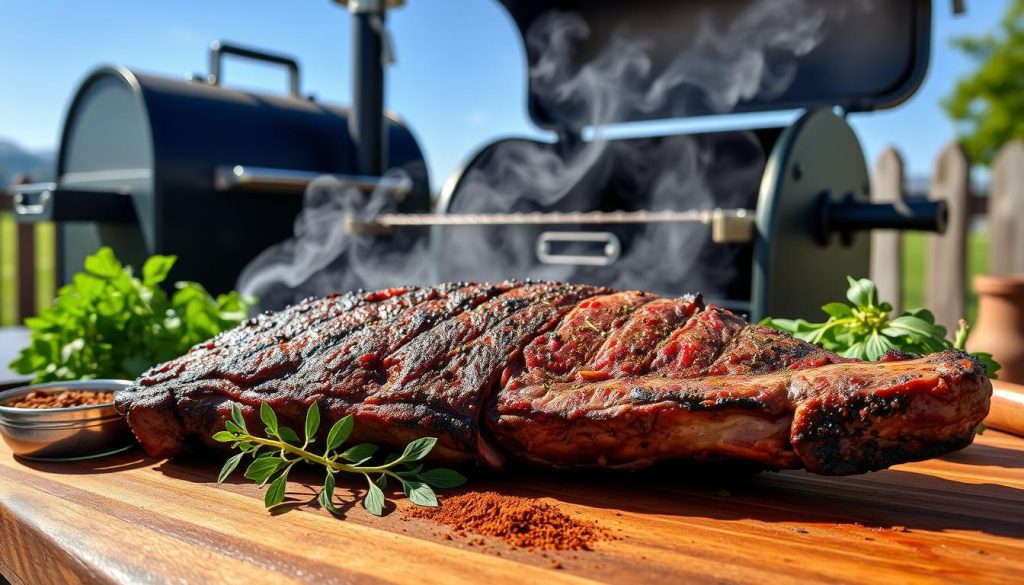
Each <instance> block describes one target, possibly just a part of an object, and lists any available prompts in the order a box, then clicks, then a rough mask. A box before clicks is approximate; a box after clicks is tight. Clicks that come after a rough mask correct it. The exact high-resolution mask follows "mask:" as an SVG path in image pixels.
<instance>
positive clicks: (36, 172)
mask: <svg viewBox="0 0 1024 585" xmlns="http://www.w3.org/2000/svg"><path fill="white" fill-rule="evenodd" d="M55 160H56V156H55V155H54V153H53V152H52V151H46V152H30V151H28V150H25V149H24V148H22V147H21V146H19V145H18V144H16V143H14V142H12V141H10V140H6V139H3V138H0V187H6V186H7V185H10V184H11V181H12V180H14V177H15V176H16V175H19V174H25V175H28V176H29V178H31V179H32V181H33V182H43V181H52V180H53V174H54V171H55V168H54V167H55V164H56V163H55V162H54V161H55Z"/></svg>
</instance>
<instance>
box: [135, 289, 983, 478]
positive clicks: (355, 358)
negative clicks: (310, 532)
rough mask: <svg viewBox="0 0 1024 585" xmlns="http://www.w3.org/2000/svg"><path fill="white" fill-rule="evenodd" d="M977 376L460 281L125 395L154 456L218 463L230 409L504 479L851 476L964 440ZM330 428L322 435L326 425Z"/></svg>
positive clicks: (347, 304)
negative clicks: (754, 468) (305, 424)
mask: <svg viewBox="0 0 1024 585" xmlns="http://www.w3.org/2000/svg"><path fill="white" fill-rule="evenodd" d="M991 391H992V390H991V384H990V383H989V381H988V378H987V377H986V374H985V369H984V366H983V365H982V364H981V363H980V362H979V361H978V360H976V359H974V358H973V357H971V356H969V355H968V354H965V353H963V352H959V351H955V350H949V351H945V352H942V353H936V354H932V355H928V356H925V357H922V358H917V359H912V358H911V356H906V355H900V354H896V353H890V354H888V355H887V356H886V357H885V358H883V360H882V361H880V362H862V361H858V360H852V359H847V358H842V357H840V356H837V355H836V354H834V353H831V352H828V351H825V350H823V349H821V348H820V347H817V346H815V345H811V344H808V343H805V342H803V341H800V340H798V339H795V338H793V337H791V336H789V335H787V334H785V333H782V332H779V331H775V330H772V329H769V328H766V327H761V326H757V325H750V324H748V323H747V322H746V321H745V320H744V319H742V318H741V317H739V316H737V315H734V314H733V313H730V312H729V311H726V310H723V309H720V308H717V307H714V306H711V305H705V304H704V303H703V302H702V300H701V298H700V297H699V296H683V297H679V298H674V299H669V298H661V297H658V296H656V295H652V294H645V293H642V292H636V291H625V292H618V291H613V290H609V289H606V288H602V287H595V286H588V285H574V284H563V283H557V282H518V281H517V282H504V283H500V284H490V283H485V284H477V283H449V284H441V285H438V286H434V287H424V288H419V287H408V288H395V289H388V290H383V291H377V292H362V291H360V292H354V293H348V294H341V295H334V296H329V297H326V298H318V299H309V300H306V301H303V302H301V303H299V304H296V305H294V306H291V307H289V308H287V309H284V310H282V311H280V312H277V313H265V314H262V315H260V316H258V317H256V318H254V319H251V320H249V321H248V322H246V323H245V324H243V325H241V326H239V327H237V328H235V329H233V330H231V331H227V332H225V333H222V334H220V335H218V336H217V337H216V338H214V339H212V340H210V341H208V342H205V343H201V344H199V345H197V346H195V347H194V348H192V349H191V350H190V351H189V352H188V353H187V354H186V355H184V356H182V357H180V358H178V359H175V360H172V361H170V362H167V363H164V364H161V365H158V366H156V367H154V368H152V369H150V370H149V371H148V372H146V373H145V374H143V376H142V377H141V378H139V380H137V381H136V382H135V384H134V385H133V386H132V387H131V388H129V389H127V390H125V391H122V392H119V393H118V394H117V396H116V404H117V408H118V410H119V411H120V412H121V413H123V414H125V415H126V416H127V419H128V422H129V424H130V425H131V427H132V430H133V431H134V432H135V435H136V436H137V437H138V439H139V441H140V442H141V443H142V445H143V447H144V448H145V449H146V451H148V452H149V453H150V454H151V455H154V456H158V457H173V456H176V455H178V454H180V453H182V452H184V451H186V450H189V449H195V448H202V449H211V450H212V449H224V445H222V444H219V443H216V442H214V441H213V440H212V439H211V436H212V435H213V434H214V433H215V432H216V431H218V430H222V429H223V427H224V421H225V420H226V419H227V418H228V417H229V415H230V404H231V403H236V404H238V405H240V407H241V409H242V411H243V413H244V414H245V416H246V418H247V420H248V421H249V422H250V423H251V424H250V427H251V428H262V425H260V424H259V422H258V421H259V406H260V403H261V402H263V401H266V402H268V403H270V405H271V406H273V408H274V410H275V411H277V413H278V417H279V419H280V420H281V422H282V424H288V425H291V426H293V427H294V428H301V427H302V420H303V416H304V413H305V410H306V409H307V407H308V406H309V405H310V404H311V403H313V402H315V401H319V406H320V409H321V412H322V413H324V417H325V419H326V420H327V421H328V422H333V421H335V420H337V419H338V418H341V417H343V416H345V415H348V414H352V415H354V418H355V421H356V424H355V431H354V433H353V436H352V440H354V441H372V442H376V443H381V444H385V445H392V446H395V447H400V446H402V445H404V444H405V443H406V442H408V441H409V440H411V439H413V438H416V437H420V436H435V437H437V438H438V439H439V441H438V444H437V447H436V448H435V449H434V452H433V453H432V457H433V458H434V459H435V460H437V461H443V462H449V463H451V462H471V461H479V462H482V463H484V464H486V465H489V466H492V467H500V466H501V465H502V464H503V463H504V461H505V459H506V457H511V458H514V459H517V460H520V461H525V462H528V463H531V464H535V465H541V466H550V467H577V466H610V467H625V468H639V467H643V466H645V465H648V464H650V463H653V462H655V461H659V460H665V459H690V460H696V461H722V460H737V459H738V460H747V461H752V462H757V463H760V464H762V465H764V466H767V467H771V468H780V469H795V468H804V469H807V470H808V471H811V472H814V473H820V474H833V475H835V474H852V473H863V472H866V471H871V470H876V469H882V468H885V467H888V466H890V465H893V464H896V463H901V462H905V461H913V460H920V459H924V458H929V457H935V456H937V455H941V454H943V453H947V452H949V451H953V450H956V449H960V448H963V447H965V446H967V445H968V444H970V442H971V440H972V439H973V436H974V429H975V427H977V425H978V423H980V422H981V420H982V419H983V418H984V417H985V415H986V414H987V412H988V405H989V397H990V395H991ZM329 426H330V425H329V424H327V425H324V428H327V427H329Z"/></svg>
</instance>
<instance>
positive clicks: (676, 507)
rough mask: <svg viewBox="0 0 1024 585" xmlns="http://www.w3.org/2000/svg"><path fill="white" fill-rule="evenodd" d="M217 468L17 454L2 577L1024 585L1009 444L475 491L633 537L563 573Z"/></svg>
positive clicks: (547, 559)
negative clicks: (274, 506)
mask: <svg viewBox="0 0 1024 585" xmlns="http://www.w3.org/2000/svg"><path fill="white" fill-rule="evenodd" d="M218 468H219V462H217V461H202V460H196V461H181V462H174V463H169V462H166V461H158V460H154V459H152V458H149V457H147V456H145V455H144V454H143V453H142V452H141V451H140V450H138V449H136V450H133V451H129V452H126V453H123V454H121V455H117V456H113V457H109V458H106V459H101V460H97V461H93V462H79V463H33V462H25V461H19V460H16V459H14V458H13V457H12V455H11V454H10V452H9V451H8V450H7V449H6V447H4V446H0V572H2V573H3V575H4V576H6V577H7V578H8V579H9V580H10V581H11V582H12V583H14V584H19V583H33V584H34V583H75V582H120V583H142V582H146V583H149V582H167V581H175V582H189V583H203V582H209V583H245V584H247V585H251V584H252V583H262V582H284V583H288V582H315V583H342V582H368V583H379V582H387V583H491V584H499V583H512V582H524V583H580V582H584V581H608V582H617V583H627V582H628V583H655V582H657V583H680V582H714V583H731V582H746V583H782V582H800V583H806V582H813V581H818V582H887V583H929V582H944V583H948V582H972V583H980V582H986V583H1021V579H1022V578H1024V439H1022V438H1018V437H1013V436H1010V435H1006V434H1002V433H999V432H995V431H989V432H987V433H985V434H984V435H983V436H981V437H980V438H979V439H978V441H977V442H976V443H975V444H974V445H973V446H971V447H969V448H967V449H966V450H964V451H961V452H959V453H955V454H953V455H950V456H947V457H944V458H943V459H941V460H933V461H926V462H922V463H915V464H909V465H901V466H898V467H896V468H894V469H891V470H887V471H882V472H879V473H873V474H869V475H865V476H858V477H845V478H843V477H840V478H828V477H819V476H814V475H810V474H807V473H804V472H783V473H762V474H759V475H753V476H745V477H739V478H731V479H730V478H717V479H716V478H714V477H708V476H703V477H699V476H698V477H693V476H691V477H686V476H685V475H684V474H682V473H680V474H678V476H677V477H673V476H672V474H671V473H669V472H664V471H663V472H661V473H658V474H641V475H617V476H616V475H611V474H603V475H598V476H594V475H591V476H566V475H558V474H540V473H537V474H529V473H522V472H520V473H516V474H506V475H490V476H487V475H485V474H482V473H476V474H474V476H473V478H472V483H471V487H472V488H473V489H475V490H483V489H491V490H496V491H500V492H503V493H509V494H519V495H526V496H532V497H538V498H542V499H543V500H544V501H548V502H553V503H556V504H557V505H558V506H559V507H560V508H562V509H563V510H565V511H566V512H567V513H570V514H571V515H574V516H576V517H579V518H586V519H591V520H594V521H596V522H598V523H599V524H601V525H602V526H604V527H606V528H607V529H609V530H611V531H612V532H613V533H614V534H615V535H616V536H617V537H618V540H614V541H608V542H601V543H599V544H597V545H596V549H595V550H594V551H591V552H561V553H547V556H544V555H542V554H540V553H536V552H535V553H529V552H526V551H521V550H512V549H509V548H507V547H505V546H504V545H503V544H501V543H500V542H490V543H489V544H488V548H490V549H491V550H490V552H481V551H480V547H479V546H474V545H471V544H469V541H468V539H465V538H460V537H459V536H457V535H454V536H453V534H452V532H451V531H450V530H449V529H447V528H445V527H442V526H439V525H436V524H434V523H433V522H432V521H429V520H423V519H417V520H404V519H403V518H402V515H401V514H400V513H391V514H389V515H387V516H386V517H384V518H374V517H371V516H370V515H369V514H367V513H366V512H365V511H364V510H363V509H362V508H361V507H358V506H357V507H353V508H350V509H347V511H346V512H345V518H344V519H336V518H332V517H331V516H330V515H328V514H327V513H326V512H324V511H322V510H319V509H315V508H312V507H310V506H307V505H302V506H299V507H297V508H296V509H293V510H291V511H288V512H285V513H279V514H276V515H271V514H270V513H268V512H266V511H264V510H263V507H262V506H263V504H262V498H261V496H260V492H259V491H258V490H257V488H255V487H254V486H252V485H250V484H248V483H247V482H244V481H245V480H241V478H233V481H232V483H228V484H225V485H222V486H217V485H215V484H214V482H213V480H214V478H215V476H216V474H217V470H218ZM293 475H294V474H293ZM298 479H299V480H303V481H293V482H292V483H291V485H290V489H289V494H290V496H291V497H294V498H296V499H302V500H305V499H308V498H309V497H310V495H311V493H312V492H311V490H310V488H309V487H308V485H309V483H305V482H313V481H315V479H316V478H314V477H302V476H299V478H298ZM352 486H355V484H352ZM347 487H350V486H340V487H339V490H338V492H337V493H338V495H340V496H342V497H345V496H347V495H350V494H351V492H349V491H348V490H347V489H346V488H347ZM402 505H406V503H405V502H403V504H402ZM445 535H449V536H453V537H452V539H451V540H447V539H446V538H445ZM495 553H500V556H497V554H495ZM552 559H555V560H557V561H558V562H559V563H561V568H552V565H553V561H552Z"/></svg>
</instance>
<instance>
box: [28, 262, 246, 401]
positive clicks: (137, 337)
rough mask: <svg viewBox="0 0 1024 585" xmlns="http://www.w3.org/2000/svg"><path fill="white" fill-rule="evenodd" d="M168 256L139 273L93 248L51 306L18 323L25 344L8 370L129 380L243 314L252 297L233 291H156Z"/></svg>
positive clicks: (44, 376) (181, 286) (46, 376)
mask: <svg viewBox="0 0 1024 585" xmlns="http://www.w3.org/2000/svg"><path fill="white" fill-rule="evenodd" d="M175 260H176V258H175V257H174V256H153V257H151V258H149V259H148V260H146V262H145V264H143V265H142V274H141V275H140V276H141V278H140V277H137V276H135V274H134V273H133V272H132V268H131V267H130V266H124V265H122V264H121V262H120V261H119V260H118V259H117V257H116V256H115V255H114V252H113V251H112V250H111V249H110V248H108V247H103V248H100V249H99V251H98V252H96V253H95V254H93V255H92V256H89V257H87V258H86V259H85V271H84V272H80V273H78V274H76V275H75V276H74V279H73V280H72V282H71V283H70V284H68V285H66V286H63V287H61V289H60V290H59V291H58V292H57V298H56V299H54V301H53V304H51V305H50V306H49V307H46V308H44V309H43V310H42V311H41V312H40V313H39V315H38V316H37V317H29V318H28V319H26V320H25V325H26V326H27V327H28V328H29V330H30V331H31V340H32V341H31V343H30V344H29V346H28V347H26V348H25V349H23V350H21V354H20V355H19V356H18V358H17V359H15V360H14V361H12V362H11V364H10V368H11V369H12V370H14V371H16V372H18V373H19V374H34V375H35V378H34V379H33V381H34V382H51V381H60V380H89V379H95V378H125V379H134V378H137V377H138V376H139V375H140V374H141V373H142V372H144V371H146V370H147V369H149V368H150V367H152V366H153V365H155V364H158V363H160V362H165V361H167V360H170V359H174V358H176V357H178V356H180V355H182V354H184V353H185V352H187V351H188V350H189V348H191V347H192V346H193V345H195V344H197V343H200V342H203V341H206V340H207V339H210V338H211V337H213V336H214V335H216V334H218V333H220V332H221V331H224V330H226V329H230V328H232V327H235V326H236V325H238V324H239V323H241V322H242V321H244V320H245V319H247V318H248V317H249V308H250V307H251V305H252V303H253V302H254V300H253V299H250V298H246V297H243V296H242V295H240V294H238V293H237V292H231V293H228V294H222V295H219V296H217V297H216V298H214V297H212V296H211V295H210V293H208V292H207V291H206V289H205V288H203V287H202V285H200V284H198V283H195V282H178V283H176V284H175V286H174V288H175V290H174V293H173V294H172V295H168V294H167V293H166V292H164V289H163V288H161V284H162V283H163V282H164V281H165V280H166V279H167V276H168V274H169V273H170V271H171V268H172V267H173V266H174V262H175Z"/></svg>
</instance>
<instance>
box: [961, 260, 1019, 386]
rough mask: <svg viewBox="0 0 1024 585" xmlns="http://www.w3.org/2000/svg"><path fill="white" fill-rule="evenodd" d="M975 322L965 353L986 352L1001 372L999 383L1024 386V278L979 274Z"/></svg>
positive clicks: (975, 279) (976, 282)
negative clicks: (999, 367)
mask: <svg viewBox="0 0 1024 585" xmlns="http://www.w3.org/2000/svg"><path fill="white" fill-rule="evenodd" d="M974 290H976V291H978V322H977V323H975V324H974V328H973V329H972V330H971V334H970V337H968V338H967V349H968V350H969V351H987V352H988V353H991V354H992V357H994V358H995V360H996V361H997V362H999V363H1000V364H1002V366H1003V368H1002V369H1001V370H999V379H1000V380H1005V381H1007V382H1016V383H1018V384H1020V383H1024V275H1022V274H1014V275H1005V276H1002V275H999V276H997V275H991V274H980V275H978V276H975V277H974Z"/></svg>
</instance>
